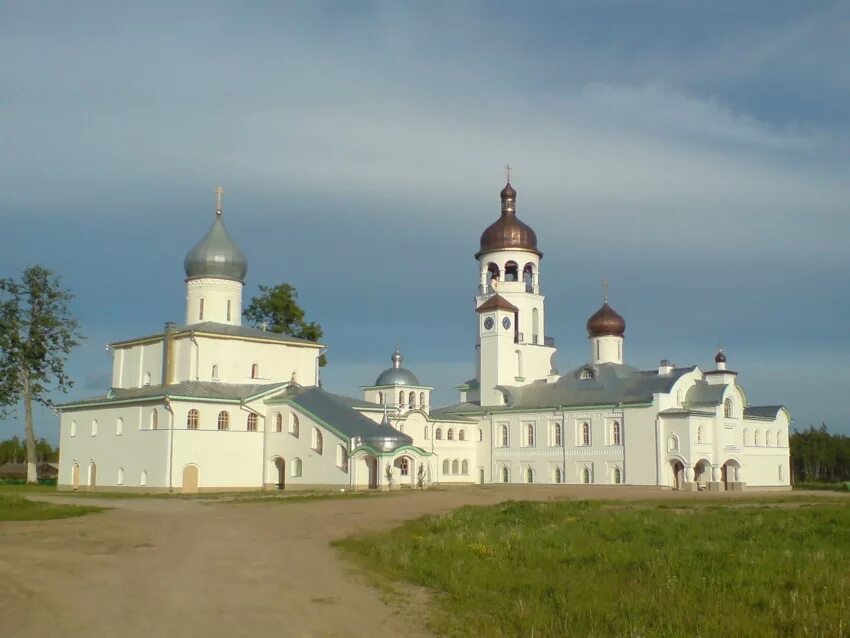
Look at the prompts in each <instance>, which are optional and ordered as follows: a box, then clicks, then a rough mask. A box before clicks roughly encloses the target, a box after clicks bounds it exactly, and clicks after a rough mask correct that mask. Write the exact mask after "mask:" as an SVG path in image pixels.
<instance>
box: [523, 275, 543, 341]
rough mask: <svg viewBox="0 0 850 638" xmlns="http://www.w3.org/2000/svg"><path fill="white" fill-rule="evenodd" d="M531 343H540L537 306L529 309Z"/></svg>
mask: <svg viewBox="0 0 850 638" xmlns="http://www.w3.org/2000/svg"><path fill="white" fill-rule="evenodd" d="M526 286H527V285H526ZM531 343H533V344H535V345H536V344H539V343H540V314H539V311H538V310H537V308H532V310H531Z"/></svg>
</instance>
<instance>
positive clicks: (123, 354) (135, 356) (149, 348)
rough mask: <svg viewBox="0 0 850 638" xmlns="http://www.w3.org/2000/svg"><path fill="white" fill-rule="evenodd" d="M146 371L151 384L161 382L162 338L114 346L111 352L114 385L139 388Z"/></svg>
mask: <svg viewBox="0 0 850 638" xmlns="http://www.w3.org/2000/svg"><path fill="white" fill-rule="evenodd" d="M146 372H150V375H151V385H159V384H160V383H162V339H160V340H159V341H156V342H154V343H147V344H144V345H135V346H128V347H125V348H115V350H114V351H113V354H112V380H113V385H114V386H115V387H117V388H141V387H142V386H143V385H145V383H144V380H145V373H146ZM116 381H117V383H116Z"/></svg>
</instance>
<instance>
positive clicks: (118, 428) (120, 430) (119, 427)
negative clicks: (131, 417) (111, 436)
mask: <svg viewBox="0 0 850 638" xmlns="http://www.w3.org/2000/svg"><path fill="white" fill-rule="evenodd" d="M115 434H116V436H121V435H122V434H124V419H122V418H121V417H118V420H117V421H115Z"/></svg>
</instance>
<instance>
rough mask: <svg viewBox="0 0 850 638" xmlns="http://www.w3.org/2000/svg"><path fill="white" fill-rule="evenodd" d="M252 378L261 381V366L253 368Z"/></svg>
mask: <svg viewBox="0 0 850 638" xmlns="http://www.w3.org/2000/svg"><path fill="white" fill-rule="evenodd" d="M251 378H252V379H259V378H260V366H259V365H257V364H256V363H255V364H253V365H252V366H251Z"/></svg>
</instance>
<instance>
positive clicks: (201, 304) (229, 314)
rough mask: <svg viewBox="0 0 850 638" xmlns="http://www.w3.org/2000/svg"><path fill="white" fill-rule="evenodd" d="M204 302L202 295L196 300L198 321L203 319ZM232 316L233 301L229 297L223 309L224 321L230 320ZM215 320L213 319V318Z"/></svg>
mask: <svg viewBox="0 0 850 638" xmlns="http://www.w3.org/2000/svg"><path fill="white" fill-rule="evenodd" d="M205 306H206V302H205V300H204V298H203V297H201V298H200V299H199V300H198V321H203V320H204V314H205V311H206V307H205ZM232 316H233V301H232V300H231V299H228V300H227V304H226V306H225V311H224V319H225V321H232V319H231V317H232ZM214 321H215V319H214Z"/></svg>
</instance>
